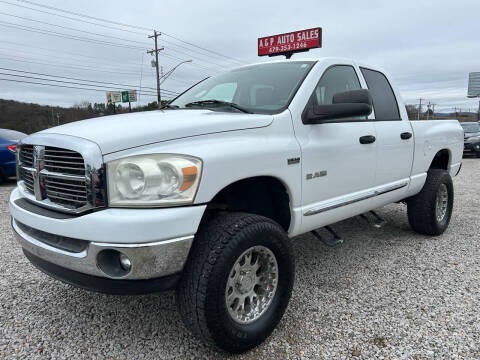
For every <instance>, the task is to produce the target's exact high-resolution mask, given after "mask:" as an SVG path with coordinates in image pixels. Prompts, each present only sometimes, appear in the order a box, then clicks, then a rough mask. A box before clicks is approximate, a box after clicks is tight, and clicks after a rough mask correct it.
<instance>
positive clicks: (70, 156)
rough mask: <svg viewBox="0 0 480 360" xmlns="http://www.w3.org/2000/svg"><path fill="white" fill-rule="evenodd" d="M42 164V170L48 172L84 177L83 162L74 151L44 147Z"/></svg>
mask: <svg viewBox="0 0 480 360" xmlns="http://www.w3.org/2000/svg"><path fill="white" fill-rule="evenodd" d="M44 162H45V165H44V168H45V169H46V170H48V171H52V172H59V173H64V174H73V175H85V162H84V161H83V157H82V155H81V154H79V153H78V152H76V151H72V150H67V149H61V148H56V147H52V146H46V147H45V155H44Z"/></svg>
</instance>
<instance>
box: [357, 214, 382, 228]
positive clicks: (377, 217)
mask: <svg viewBox="0 0 480 360" xmlns="http://www.w3.org/2000/svg"><path fill="white" fill-rule="evenodd" d="M368 213H370V214H372V216H373V218H374V219H373V222H372V221H371V220H370V219H369V218H368V217H367V215H365V214H362V215H360V217H361V218H362V219H364V220H365V221H366V222H367V223H369V224H370V225H372V226H373V227H376V228H377V229H380V228H382V227H384V226H385V225H386V224H387V220H385V219H384V218H383V217H382V216H380V215H379V214H377V213H376V212H375V211H373V210H372V211H369V212H368ZM368 213H367V214H368Z"/></svg>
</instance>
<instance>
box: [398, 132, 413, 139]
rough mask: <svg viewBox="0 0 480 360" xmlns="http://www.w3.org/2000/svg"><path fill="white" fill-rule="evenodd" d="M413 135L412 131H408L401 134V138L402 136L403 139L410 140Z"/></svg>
mask: <svg viewBox="0 0 480 360" xmlns="http://www.w3.org/2000/svg"><path fill="white" fill-rule="evenodd" d="M411 137H412V133H411V132H408V131H407V132H404V133H401V134H400V138H401V139H402V140H408V139H410V138H411Z"/></svg>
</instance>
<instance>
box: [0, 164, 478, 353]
mask: <svg viewBox="0 0 480 360" xmlns="http://www.w3.org/2000/svg"><path fill="white" fill-rule="evenodd" d="M479 178H480V160H476V159H465V161H464V165H463V169H462V172H461V173H460V175H459V176H458V177H457V178H455V189H456V201H455V210H454V215H453V218H452V222H451V225H450V228H449V229H448V230H447V232H446V233H445V234H444V235H442V236H440V237H433V238H429V237H425V236H421V235H418V234H415V233H413V232H412V231H411V230H410V229H409V226H408V223H407V218H406V208H405V206H404V205H397V204H394V205H389V206H387V207H384V208H382V209H380V210H379V213H380V214H382V215H383V216H384V217H385V218H386V219H387V220H388V224H387V225H386V226H385V227H383V228H381V229H375V228H373V227H371V226H369V225H368V224H367V223H366V222H365V221H364V220H362V219H361V218H358V217H357V218H353V219H349V220H346V221H343V222H341V223H339V224H337V225H335V228H336V229H337V230H338V231H339V232H340V233H341V234H342V235H343V236H344V237H345V239H346V241H345V243H344V244H343V245H342V246H339V247H337V248H327V247H325V246H324V245H322V244H321V243H320V242H318V241H317V240H315V238H314V237H312V236H311V235H303V236H300V237H298V238H296V239H295V240H296V241H295V242H294V250H295V255H296V259H297V270H296V284H295V288H294V291H293V295H292V299H291V302H290V306H289V307H288V310H287V312H286V314H285V316H284V318H283V320H282V322H281V323H280V325H279V326H278V328H277V329H276V331H275V332H274V333H273V335H272V336H271V337H270V338H269V339H268V340H267V341H266V342H265V343H264V344H263V345H261V346H260V347H258V348H257V349H254V350H253V351H251V352H249V353H247V354H243V355H240V356H232V358H238V359H258V358H271V359H273V358H276V359H287V358H292V359H293V358H311V359H333V358H335V359H338V358H340V359H344V358H350V357H352V358H363V359H370V358H380V359H403V358H405V359H439V358H446V359H456V358H472V359H474V358H476V359H479V358H480V345H479V343H480V325H479V324H480V313H479V312H478V308H479V305H480V293H479V289H480V262H479V261H478V260H477V259H478V258H479V254H480V244H479V243H478V240H479V234H480V231H479V229H480V208H479V204H480V202H479V200H480V182H479V180H478V179H479ZM12 189H13V184H7V185H2V186H0V249H1V252H0V358H1V359H16V358H24V359H26V358H28V359H37V358H55V359H73V358H79V359H103V358H107V359H159V358H162V359H173V358H182V359H183V358H195V359H199V358H221V357H226V356H227V355H226V354H224V353H219V352H217V351H216V350H215V349H212V348H209V347H207V346H205V345H203V344H202V343H200V342H199V341H197V340H196V339H195V338H194V337H193V336H192V335H190V334H189V333H188V332H187V331H186V329H185V328H184V327H183V325H182V323H181V321H180V317H179V314H178V312H177V310H176V307H175V303H174V300H175V299H174V293H173V292H165V293H160V294H157V295H149V296H139V297H116V296H108V295H101V294H96V293H91V292H87V291H84V290H79V289H75V288H73V287H71V286H69V285H65V284H63V283H60V282H58V281H54V280H52V279H50V278H48V277H47V276H45V275H43V274H42V273H40V272H39V271H37V270H36V269H34V268H33V267H32V266H31V265H30V264H29V263H28V261H27V260H26V259H25V258H24V257H23V256H22V253H21V251H20V248H19V246H18V245H17V244H16V242H15V240H14V238H13V235H12V232H11V230H10V224H9V221H10V216H9V213H8V207H7V199H8V195H9V193H10V191H11V190H12Z"/></svg>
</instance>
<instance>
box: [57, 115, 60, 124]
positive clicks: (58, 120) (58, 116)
mask: <svg viewBox="0 0 480 360" xmlns="http://www.w3.org/2000/svg"><path fill="white" fill-rule="evenodd" d="M57 125H60V114H59V113H58V112H57Z"/></svg>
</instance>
